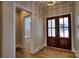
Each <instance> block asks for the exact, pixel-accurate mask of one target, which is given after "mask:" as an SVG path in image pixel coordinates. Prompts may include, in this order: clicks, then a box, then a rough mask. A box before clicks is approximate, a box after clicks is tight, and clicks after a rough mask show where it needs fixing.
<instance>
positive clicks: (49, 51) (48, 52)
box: [16, 47, 75, 58]
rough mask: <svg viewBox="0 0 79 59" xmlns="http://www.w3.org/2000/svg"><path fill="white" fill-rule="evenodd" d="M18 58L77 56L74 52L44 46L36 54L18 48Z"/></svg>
mask: <svg viewBox="0 0 79 59" xmlns="http://www.w3.org/2000/svg"><path fill="white" fill-rule="evenodd" d="M16 57H17V58H75V54H74V52H71V51H68V50H67V51H66V50H61V49H56V48H51V47H44V48H43V49H42V50H40V51H39V52H37V53H36V54H33V55H32V54H30V53H29V52H28V51H22V50H17V52H16Z"/></svg>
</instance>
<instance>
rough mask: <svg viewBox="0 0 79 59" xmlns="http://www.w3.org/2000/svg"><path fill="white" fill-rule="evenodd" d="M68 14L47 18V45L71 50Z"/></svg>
mask: <svg viewBox="0 0 79 59" xmlns="http://www.w3.org/2000/svg"><path fill="white" fill-rule="evenodd" d="M70 16H71V15H70V14H67V15H62V16H56V17H51V18H47V45H48V46H52V47H57V48H63V49H69V50H71V18H70Z"/></svg>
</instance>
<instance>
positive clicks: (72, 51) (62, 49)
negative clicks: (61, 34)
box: [47, 46, 74, 53]
mask: <svg viewBox="0 0 79 59" xmlns="http://www.w3.org/2000/svg"><path fill="white" fill-rule="evenodd" d="M47 47H49V48H53V49H59V50H63V51H68V52H73V51H72V50H67V49H62V48H57V47H51V46H47ZM73 53H74V52H73Z"/></svg>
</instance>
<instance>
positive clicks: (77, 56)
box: [75, 50, 79, 58]
mask: <svg viewBox="0 0 79 59" xmlns="http://www.w3.org/2000/svg"><path fill="white" fill-rule="evenodd" d="M75 55H76V58H79V53H78V51H77V50H75Z"/></svg>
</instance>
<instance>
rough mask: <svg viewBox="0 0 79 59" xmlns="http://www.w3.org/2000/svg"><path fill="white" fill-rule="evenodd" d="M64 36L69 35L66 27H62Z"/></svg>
mask: <svg viewBox="0 0 79 59" xmlns="http://www.w3.org/2000/svg"><path fill="white" fill-rule="evenodd" d="M64 37H69V31H68V28H64Z"/></svg>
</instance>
